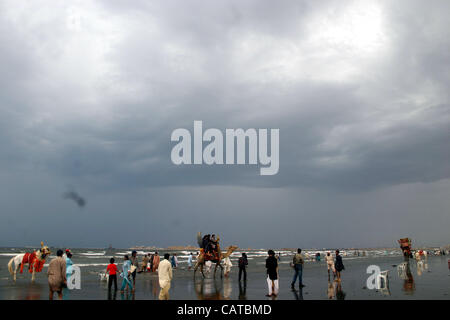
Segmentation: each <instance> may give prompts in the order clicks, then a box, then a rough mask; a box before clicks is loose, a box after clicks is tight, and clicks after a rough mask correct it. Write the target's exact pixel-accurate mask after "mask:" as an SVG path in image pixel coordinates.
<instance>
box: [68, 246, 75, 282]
mask: <svg viewBox="0 0 450 320" xmlns="http://www.w3.org/2000/svg"><path fill="white" fill-rule="evenodd" d="M72 265H73V262H72V252H70V250H69V249H66V279H67V281H68V282H69V283H70V276H71V275H72V273H73V267H72Z"/></svg>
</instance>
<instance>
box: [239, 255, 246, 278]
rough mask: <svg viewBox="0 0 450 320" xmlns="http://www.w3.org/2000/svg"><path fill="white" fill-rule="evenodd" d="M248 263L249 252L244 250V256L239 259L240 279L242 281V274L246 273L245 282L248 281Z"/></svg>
mask: <svg viewBox="0 0 450 320" xmlns="http://www.w3.org/2000/svg"><path fill="white" fill-rule="evenodd" d="M247 265H248V259H247V254H246V253H245V252H242V257H240V258H239V261H238V266H239V281H241V276H242V274H244V282H245V281H247Z"/></svg>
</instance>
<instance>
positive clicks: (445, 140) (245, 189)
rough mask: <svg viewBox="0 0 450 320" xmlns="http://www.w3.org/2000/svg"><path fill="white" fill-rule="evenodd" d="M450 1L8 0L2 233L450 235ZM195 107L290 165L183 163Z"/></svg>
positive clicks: (179, 237) (283, 237) (103, 239)
mask: <svg viewBox="0 0 450 320" xmlns="http://www.w3.org/2000/svg"><path fill="white" fill-rule="evenodd" d="M449 9H450V2H448V1H438V0H436V1H431V2H427V3H425V2H423V1H409V0H408V1H387V0H386V1H345V2H342V1H333V0H324V1H320V2H317V1H279V2H276V3H274V2H270V1H246V2H245V3H242V2H240V1H214V2H204V1H190V2H180V1H156V2H151V3H148V2H146V1H135V2H133V4H130V3H129V2H127V1H119V0H115V1H106V0H105V1H97V2H83V1H71V2H70V3H68V2H58V3H55V2H53V1H23V2H16V1H2V3H1V4H0V40H1V43H2V50H1V51H0V65H1V70H2V76H1V78H0V81H1V83H0V85H1V86H0V112H1V117H0V145H1V147H2V151H1V153H0V190H1V192H0V204H1V206H0V210H1V215H0V246H24V245H27V246H39V243H40V241H44V242H46V243H48V244H49V245H51V246H69V247H106V246H108V245H109V244H112V245H113V246H114V247H130V246H135V245H149V246H158V247H168V246H174V245H195V244H196V238H195V236H196V233H197V232H198V231H201V232H203V233H215V234H218V235H219V236H221V238H222V240H223V242H224V244H235V245H238V246H240V247H242V248H246V247H254V248H263V247H274V248H282V247H304V248H323V247H326V248H334V247H337V248H344V247H385V246H386V247H395V246H397V243H396V240H397V239H399V238H402V237H411V238H412V239H413V246H414V245H418V246H419V245H421V246H425V245H429V246H439V245H448V244H450V233H449V232H448V231H449V226H450V214H449V208H450V197H449V194H450V161H449V159H450V148H449V147H450V146H449V141H450V130H449V129H450V103H449V87H450V37H448V30H450V20H449V19H448V17H447V15H448V14H447V13H448V12H449ZM195 120H201V121H203V126H204V128H205V129H207V128H218V129H220V130H222V131H224V130H225V129H226V128H233V129H234V128H243V129H248V128H267V129H270V128H276V129H279V130H280V153H279V158H280V166H279V172H278V173H277V174H276V175H273V176H261V175H260V174H259V168H258V166H255V165H245V166H226V165H225V166H214V165H213V166H207V165H202V166H194V165H191V166H183V165H182V166H176V165H174V164H173V163H172V161H171V158H170V153H171V149H172V147H173V146H174V143H173V142H171V141H170V137H171V133H172V131H173V130H175V129H177V128H186V129H188V130H190V131H191V132H192V129H193V123H194V121H195ZM67 195H69V196H67Z"/></svg>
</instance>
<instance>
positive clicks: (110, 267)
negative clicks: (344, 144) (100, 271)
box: [106, 263, 117, 276]
mask: <svg viewBox="0 0 450 320" xmlns="http://www.w3.org/2000/svg"><path fill="white" fill-rule="evenodd" d="M108 271H109V275H110V276H112V275H115V274H117V266H116V265H115V264H114V263H110V264H108V267H106V272H108Z"/></svg>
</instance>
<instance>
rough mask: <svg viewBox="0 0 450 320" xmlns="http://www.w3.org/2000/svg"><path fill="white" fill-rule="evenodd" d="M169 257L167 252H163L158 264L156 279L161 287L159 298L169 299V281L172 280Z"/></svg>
mask: <svg viewBox="0 0 450 320" xmlns="http://www.w3.org/2000/svg"><path fill="white" fill-rule="evenodd" d="M169 257H170V255H169V254H168V253H166V254H164V260H163V261H161V263H160V264H159V271H158V280H159V286H160V287H161V291H160V292H159V300H169V289H170V282H171V281H172V265H171V263H170V262H169Z"/></svg>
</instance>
